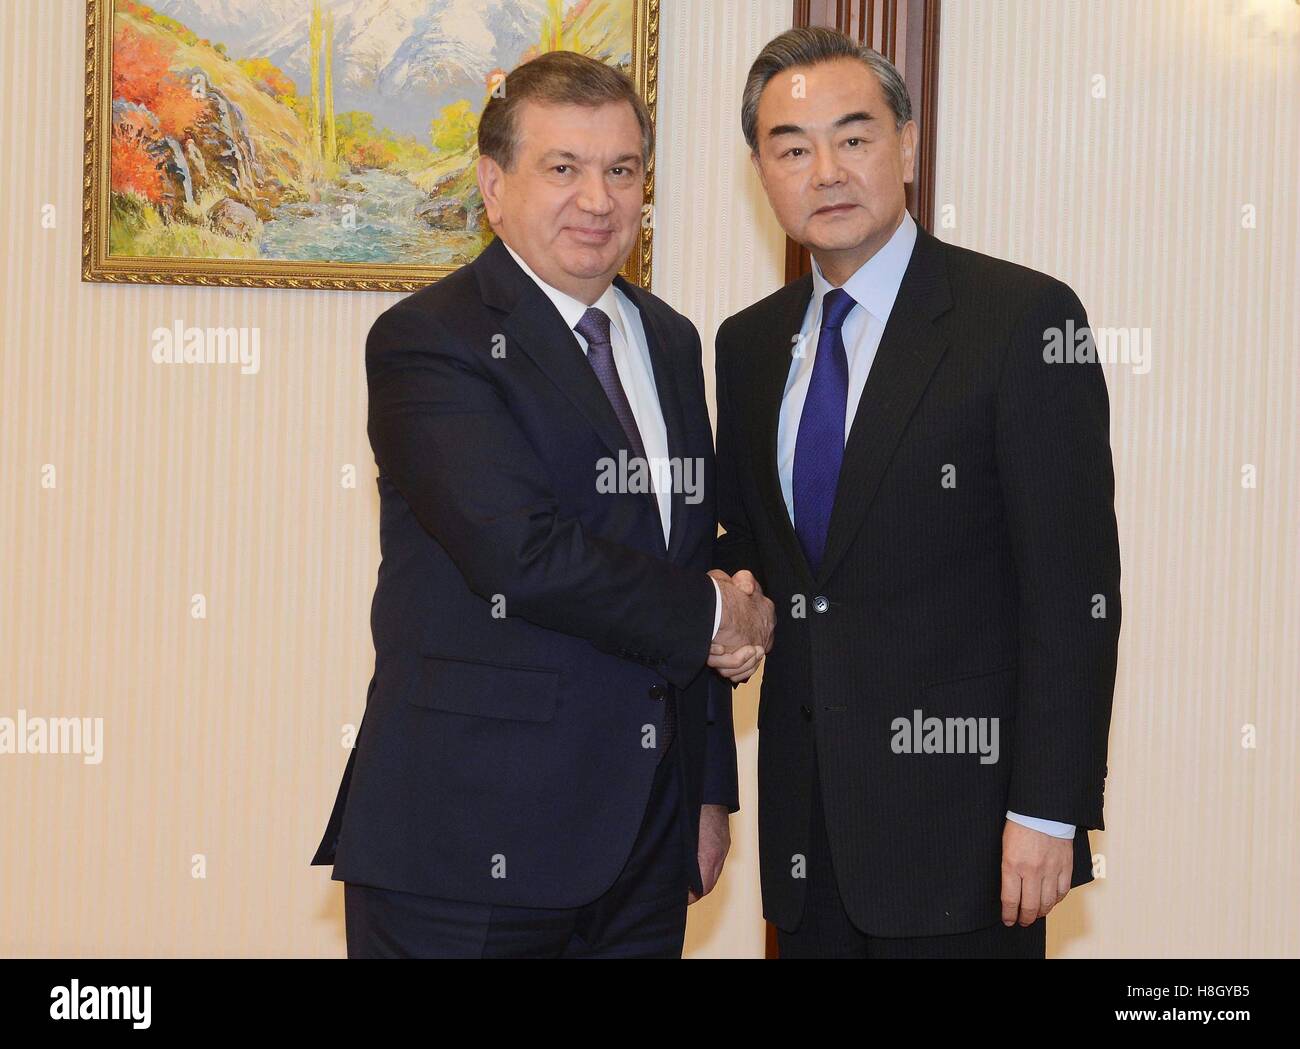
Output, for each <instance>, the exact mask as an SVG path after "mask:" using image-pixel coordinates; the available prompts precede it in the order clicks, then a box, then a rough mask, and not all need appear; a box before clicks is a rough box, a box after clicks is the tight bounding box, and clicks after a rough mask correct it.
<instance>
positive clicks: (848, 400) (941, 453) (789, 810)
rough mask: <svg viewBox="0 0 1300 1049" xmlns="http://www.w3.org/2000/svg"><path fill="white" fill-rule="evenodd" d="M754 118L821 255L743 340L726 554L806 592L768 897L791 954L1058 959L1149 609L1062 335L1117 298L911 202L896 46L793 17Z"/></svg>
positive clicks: (724, 375) (776, 587)
mask: <svg viewBox="0 0 1300 1049" xmlns="http://www.w3.org/2000/svg"><path fill="white" fill-rule="evenodd" d="M741 126H742V129H743V131H744V134H745V137H746V140H747V142H748V145H749V147H750V150H751V156H752V158H753V163H754V167H755V170H756V171H757V173H758V175H759V178H760V181H761V182H762V184H763V189H764V191H765V192H766V194H767V198H768V201H769V202H770V203H771V205H772V210H773V212H774V213H775V215H776V217H777V219H778V220H779V221H780V223H781V225H782V227H783V228H784V229H785V231H786V232H787V233H788V234H789V235H790V237H791V238H793V239H794V240H796V241H797V242H799V243H800V244H803V245H806V246H807V247H808V249H809V252H810V253H811V255H812V259H813V272H812V273H810V274H808V275H806V276H804V277H802V278H801V279H799V280H797V281H795V282H793V283H791V284H789V285H787V286H786V287H784V288H782V289H780V290H779V291H777V292H775V293H774V294H772V295H769V296H767V297H766V298H764V299H762V300H761V301H759V302H757V303H755V304H754V305H752V306H750V307H749V308H748V309H746V310H744V311H742V312H741V313H739V314H737V315H736V316H734V317H731V318H729V319H728V320H727V321H726V322H725V323H724V324H723V325H722V327H721V328H720V329H719V330H718V336H717V398H718V462H717V468H718V516H719V518H720V523H721V525H722V527H723V528H724V529H725V531H726V535H725V536H724V537H723V540H722V541H721V542H720V544H719V546H718V554H719V558H718V562H717V563H718V566H719V567H720V568H724V569H726V570H728V571H732V572H735V573H736V575H737V578H739V575H740V570H741V569H745V568H748V569H751V570H752V571H753V574H754V575H755V576H757V578H758V581H759V582H761V583H762V585H763V587H764V588H765V589H766V590H767V592H768V593H769V594H770V595H771V596H772V599H773V600H774V601H775V602H776V606H777V608H779V609H780V610H781V615H780V617H779V622H778V626H777V635H778V639H777V644H776V648H775V650H774V652H773V654H772V656H771V658H770V659H769V660H768V661H767V665H766V667H765V669H764V672H763V685H762V693H761V696H760V700H759V713H758V727H759V751H758V803H759V813H758V826H759V859H760V872H761V878H762V887H763V910H764V914H765V915H766V916H767V918H768V919H769V920H770V921H771V922H772V923H773V924H774V925H776V926H777V927H778V930H779V932H778V941H779V944H780V953H781V957H783V958H813V957H815V958H826V957H834V958H861V957H880V958H915V957H944V958H954V957H964V958H972V957H982V958H1041V957H1043V955H1044V953H1045V943H1046V939H1045V937H1046V918H1047V914H1048V913H1049V912H1050V911H1051V910H1052V909H1053V908H1054V907H1055V906H1056V904H1057V903H1058V902H1059V901H1060V900H1061V899H1062V898H1063V897H1064V896H1065V895H1066V894H1067V893H1068V892H1069V891H1070V889H1071V887H1073V886H1078V885H1082V884H1084V883H1085V882H1088V881H1091V880H1092V877H1093V875H1092V870H1091V854H1090V848H1089V843H1088V833H1087V831H1088V828H1093V827H1095V828H1098V829H1100V828H1101V827H1102V795H1103V790H1104V782H1105V778H1106V746H1107V732H1108V729H1109V726H1110V714H1111V703H1112V697H1113V688H1114V683H1115V667H1116V654H1117V644H1118V639H1119V626H1120V589H1119V583H1120V561H1119V540H1118V533H1117V528H1116V522H1115V511H1114V491H1115V479H1114V472H1113V469H1112V465H1111V452H1110V443H1109V403H1108V399H1107V394H1106V383H1105V379H1104V377H1103V374H1102V370H1101V365H1100V363H1099V362H1098V361H1097V359H1096V355H1095V353H1092V352H1091V350H1090V349H1089V352H1085V353H1079V354H1078V356H1074V355H1072V356H1071V358H1070V359H1069V360H1068V361H1063V360H1061V359H1060V357H1059V356H1058V355H1055V354H1054V353H1053V351H1052V346H1053V344H1054V343H1056V342H1058V341H1059V340H1060V338H1061V337H1062V335H1063V333H1066V332H1068V333H1070V336H1069V338H1070V340H1071V343H1072V344H1073V343H1074V341H1075V338H1074V336H1075V333H1078V335H1080V336H1086V337H1087V339H1091V333H1090V331H1089V328H1088V318H1087V316H1086V314H1085V313H1084V309H1083V306H1082V304H1081V303H1080V302H1079V299H1078V297H1077V296H1076V295H1075V294H1074V292H1073V291H1071V290H1070V288H1069V287H1068V286H1066V285H1065V284H1063V283H1062V282H1061V281H1059V280H1055V279H1054V278H1052V277H1049V276H1047V275H1046V274H1042V273H1037V272H1035V271H1033V270H1030V269H1027V268H1025V267H1023V266H1016V265H1013V264H1011V263H1009V262H1004V261H1002V260H999V259H994V258H990V257H989V256H986V255H980V254H978V253H976V252H973V251H967V250H964V249H962V248H958V247H955V246H952V245H947V244H944V243H942V242H941V241H939V240H937V239H936V238H935V237H933V236H931V235H930V234H929V233H927V232H926V231H925V230H924V229H921V228H920V227H918V226H917V224H916V223H915V222H914V221H913V219H912V217H911V216H910V215H909V214H908V212H907V210H906V197H905V188H906V183H907V182H910V181H911V180H912V175H913V162H914V157H915V150H916V142H917V126H916V124H915V122H913V120H912V118H911V102H910V100H909V98H908V95H907V87H906V85H905V83H904V82H903V79H902V77H901V76H899V73H898V70H897V69H896V68H894V66H893V65H892V64H891V63H890V62H888V61H887V60H886V59H884V58H883V57H882V56H881V55H879V54H877V53H876V52H875V51H872V50H871V49H869V48H863V47H861V46H860V45H858V44H857V43H855V42H854V41H853V40H851V39H849V38H848V37H847V36H845V35H844V34H842V33H838V32H836V31H834V30H831V29H824V28H798V29H793V30H790V31H788V32H786V33H783V34H781V35H780V36H778V37H777V38H775V39H774V40H772V41H771V42H770V43H769V44H768V45H767V46H766V47H765V48H764V49H763V51H762V52H761V53H760V54H759V56H758V57H757V58H756V59H755V61H754V63H753V65H752V67H751V69H750V73H749V77H748V78H747V81H746V85H745V90H744V95H743V101H742V105H741ZM1071 349H1072V350H1074V349H1075V347H1074V346H1073V345H1072V346H1071ZM1079 349H1081V350H1083V349H1088V347H1087V345H1086V344H1085V345H1084V346H1081V347H1079Z"/></svg>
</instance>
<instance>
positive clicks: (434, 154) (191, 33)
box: [82, 0, 659, 291]
mask: <svg viewBox="0 0 1300 1049" xmlns="http://www.w3.org/2000/svg"><path fill="white" fill-rule="evenodd" d="M658 31H659V0H475V2H473V3H466V2H464V0H148V2H145V0H87V3H86V109H85V121H86V129H85V130H86V134H85V171H84V184H83V185H84V201H83V212H84V213H83V216H82V279H83V280H87V281H109V282H115V283H131V284H202V285H233V286H241V287H250V286H252V287H271V288H316V289H321V288H324V289H360V290H374V291H413V290H415V289H417V288H421V287H423V286H424V285H426V284H428V283H430V282H431V281H434V280H437V279H439V278H440V277H442V276H445V275H446V274H448V273H450V272H451V271H453V270H454V269H456V268H458V267H459V266H461V265H463V264H465V263H467V262H469V261H471V260H472V259H473V258H474V257H475V256H476V255H477V254H478V253H479V251H481V250H482V249H483V247H485V246H486V244H487V243H488V242H489V241H490V240H491V236H492V233H491V229H490V228H489V226H488V224H487V220H486V218H485V216H484V214H483V203H482V200H481V198H480V197H479V193H478V187H477V185H476V182H475V178H474V162H475V161H476V160H477V158H478V148H477V141H476V132H477V127H478V117H479V114H480V113H481V112H482V109H483V106H484V104H485V103H486V102H487V100H488V98H489V97H490V96H491V94H492V92H493V91H499V90H500V89H501V81H502V80H503V79H504V77H505V74H506V73H507V72H509V71H510V70H511V69H513V68H514V67H515V66H516V65H519V64H521V63H523V62H526V61H528V59H530V58H532V57H534V56H536V55H538V54H540V53H542V52H543V51H553V50H567V51H579V52H581V53H583V54H587V55H591V56H592V57H594V58H598V59H600V60H601V61H604V62H608V63H609V64H611V65H614V66H617V67H618V68H620V69H622V70H623V71H624V72H625V73H627V74H628V76H630V77H631V78H632V80H633V82H634V83H635V84H636V85H637V89H638V91H640V93H641V95H642V97H643V98H644V99H645V101H646V104H647V106H648V107H649V109H650V113H651V116H652V118H653V116H654V113H655V96H656V80H657V76H658ZM653 199H654V158H653V156H652V157H651V159H650V164H649V166H648V168H647V171H646V187H645V200H646V205H647V206H648V205H651V204H652V203H653ZM650 252H651V230H650V229H649V228H643V229H642V231H641V234H640V237H639V239H638V242H637V244H636V246H635V247H634V249H633V252H632V254H631V256H630V257H629V259H628V262H627V264H626V266H625V267H624V269H623V273H624V276H626V277H627V279H628V280H631V281H633V282H635V283H638V284H641V285H642V286H644V287H648V286H649V283H650V263H651V258H650Z"/></svg>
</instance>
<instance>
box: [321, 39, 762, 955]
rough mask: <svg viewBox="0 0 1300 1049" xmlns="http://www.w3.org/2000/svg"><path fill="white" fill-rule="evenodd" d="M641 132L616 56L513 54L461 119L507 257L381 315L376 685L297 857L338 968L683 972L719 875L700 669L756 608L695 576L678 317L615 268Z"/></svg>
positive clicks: (724, 736)
mask: <svg viewBox="0 0 1300 1049" xmlns="http://www.w3.org/2000/svg"><path fill="white" fill-rule="evenodd" d="M497 96H500V97H497ZM651 135H652V129H651V123H650V118H649V114H648V112H647V111H646V108H645V105H644V104H643V103H642V101H641V99H640V98H639V97H638V95H637V93H636V91H635V89H634V87H633V85H632V84H631V82H630V81H629V80H628V79H627V78H626V77H625V76H624V75H623V74H622V73H620V72H618V71H617V70H615V69H613V68H611V67H609V66H606V65H604V64H602V63H600V62H597V61H595V60H593V59H589V58H583V57H581V56H579V55H576V54H570V53H565V52H556V53H550V54H546V55H543V56H542V57H540V58H537V59H535V60H534V61H532V62H529V63H527V64H525V65H523V66H520V67H519V68H518V69H516V70H515V71H514V72H512V73H511V74H510V76H509V77H508V78H507V79H506V81H505V84H504V90H503V91H501V92H496V93H494V96H493V98H492V99H491V100H490V101H489V104H488V105H487V107H486V108H485V111H484V114H483V117H482V119H481V122H480V125H479V149H480V154H481V157H480V160H479V166H478V170H477V175H478V183H479V188H480V190H481V192H482V196H483V201H484V206H485V209H486V213H487V216H488V219H489V221H490V222H491V223H492V226H493V229H494V231H495V232H496V234H497V237H498V239H496V240H494V241H493V242H492V243H491V244H490V245H489V246H488V247H487V248H486V249H485V250H484V252H483V253H482V254H481V255H480V256H479V257H478V258H477V259H476V260H475V261H474V262H473V263H471V264H470V265H468V266H466V267H464V268H462V269H460V270H458V271H457V272H456V273H454V274H452V275H451V276H449V277H447V278H446V279H444V280H442V281H440V282H439V283H437V284H434V285H432V286H430V287H428V288H425V289H424V290H422V291H420V292H418V293H416V294H414V295H412V296H410V297H409V298H407V299H405V300H404V301H402V302H400V303H398V304H397V305H396V306H394V307H393V308H391V309H389V310H388V311H387V312H385V313H384V314H383V315H382V316H381V317H380V318H379V319H378V320H377V321H376V322H375V325H374V327H373V328H372V329H371V332H370V337H369V340H368V342H367V345H366V374H367V378H368V384H369V395H370V406H369V424H368V432H369V435H370V441H371V444H372V446H373V448H374V452H375V460H376V463H377V464H378V467H379V478H378V484H379V493H380V541H381V548H382V555H383V562H382V564H381V566H380V569H379V581H378V585H377V587H376V590H375V598H374V604H373V609H372V613H371V626H372V632H373V634H374V642H375V673H374V677H373V679H372V680H371V683H370V691H369V695H368V697H367V701H366V711H365V716H364V719H363V721H362V724H361V727H360V730H359V732H358V739H357V743H356V747H355V749H354V750H353V752H352V754H351V755H350V756H349V758H348V763H347V768H346V770H345V772H344V774H343V781H342V784H341V786H340V788H339V792H338V797H337V800H336V802H335V806H334V811H333V814H332V815H331V817H330V821H329V825H328V828H327V829H326V832H325V836H324V839H323V840H322V842H321V844H320V848H319V850H318V851H317V854H316V857H315V858H314V860H313V863H317V864H323V863H331V862H332V863H333V864H334V872H333V877H334V879H335V880H337V881H343V882H345V883H346V885H345V892H344V895H345V911H346V922H347V940H348V954H349V956H350V957H394V956H402V957H410V956H473V957H485V956H491V957H501V956H548V957H559V956H563V957H579V956H581V957H612V956H657V957H676V956H679V955H680V953H681V948H682V939H683V934H684V929H685V921H686V917H685V916H686V906H687V903H688V900H692V899H695V898H698V897H700V896H702V895H704V894H705V893H707V892H708V891H709V890H710V889H711V888H712V887H713V885H714V883H715V882H716V881H717V878H718V875H719V874H720V872H721V868H722V863H723V860H724V858H725V855H726V852H727V848H728V845H729V835H728V830H727V820H728V813H729V812H734V811H736V810H737V808H738V807H739V806H738V802H737V794H736V771H735V748H734V741H733V738H732V725H731V697H730V689H729V688H728V687H726V686H725V684H723V683H722V682H721V681H720V679H719V678H718V677H717V676H716V675H715V674H713V673H712V672H711V671H710V670H709V669H707V667H706V663H707V662H709V661H710V660H712V662H714V663H717V664H718V665H719V666H721V667H722V669H724V670H729V669H730V668H731V667H732V666H733V665H734V664H735V663H743V662H751V661H752V660H753V659H754V658H755V653H756V652H757V651H759V650H762V649H765V648H766V647H767V646H769V645H770V644H771V632H772V627H773V617H772V607H771V604H770V602H768V601H766V599H764V598H762V597H761V595H757V594H753V595H751V594H749V593H745V592H743V591H742V590H741V588H739V587H737V586H736V585H734V584H733V583H732V582H731V581H730V580H729V579H728V578H727V576H726V575H725V574H724V573H721V572H714V573H713V576H714V578H713V579H710V577H709V569H710V566H711V564H712V560H713V544H714V539H715V537H716V533H717V526H716V517H715V510H714V494H713V455H712V435H711V432H710V426H709V417H708V412H707V409H706V406H705V399H704V380H703V373H702V370H701V363H700V341H699V337H698V335H697V333H696V331H695V328H694V327H693V326H692V325H691V323H690V322H689V321H688V320H686V318H684V317H682V316H680V315H679V314H677V313H676V312H674V311H673V310H672V309H670V308H669V307H668V306H667V305H666V304H665V303H663V302H661V301H660V300H659V299H657V298H655V297H654V296H653V295H651V294H649V293H648V292H646V291H644V290H642V289H641V288H638V287H635V286H634V285H632V284H630V283H628V282H627V281H625V280H623V279H622V278H619V277H617V276H616V274H617V272H618V269H619V267H620V266H621V265H622V263H623V261H624V260H625V259H626V258H627V256H628V253H629V251H630V250H631V248H632V246H633V244H634V243H635V240H636V237H637V233H638V229H639V224H640V219H641V207H642V200H643V182H644V175H645V170H646V163H647V160H648V157H649V154H650V150H651V145H652V140H651ZM711 641H713V642H716V643H717V645H718V648H719V650H720V652H719V655H718V656H716V657H711V656H710V649H711ZM722 650H725V652H724V651H722ZM728 660H730V662H728ZM713 682H718V684H719V685H720V686H721V687H720V688H718V689H716V690H713V691H714V692H715V695H714V696H713V699H712V700H711V699H710V692H711V684H712V683H713Z"/></svg>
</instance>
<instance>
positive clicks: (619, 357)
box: [501, 240, 722, 637]
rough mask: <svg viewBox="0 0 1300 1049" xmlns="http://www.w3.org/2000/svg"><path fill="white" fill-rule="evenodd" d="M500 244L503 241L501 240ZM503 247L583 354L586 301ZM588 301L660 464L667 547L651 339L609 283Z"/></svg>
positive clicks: (667, 486)
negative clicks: (599, 316) (600, 318)
mask: <svg viewBox="0 0 1300 1049" xmlns="http://www.w3.org/2000/svg"><path fill="white" fill-rule="evenodd" d="M501 243H502V244H505V241H504V240H503V241H502V242H501ZM505 247H506V251H508V252H510V256H511V258H513V259H514V260H515V261H516V262H517V263H519V268H520V269H522V270H523V271H524V272H525V273H527V274H528V276H529V277H531V278H532V280H533V283H535V284H536V285H537V286H538V287H539V288H541V289H542V291H543V292H544V293H545V294H546V297H547V298H548V299H550V300H551V302H553V303H554V304H555V308H556V309H557V310H559V313H560V316H561V317H562V318H564V323H565V324H566V325H568V327H569V330H570V331H573V337H574V338H575V339H577V341H578V345H579V346H580V347H582V352H583V353H584V354H585V353H586V352H587V340H586V339H584V338H583V337H582V335H581V334H579V333H578V332H577V331H575V330H574V326H575V325H576V324H577V323H578V322H579V321H581V320H582V315H583V314H584V313H586V312H587V309H588V306H587V304H586V303H584V302H581V301H580V300H578V299H575V298H574V297H573V296H572V295H568V294H565V293H564V292H562V291H560V289H559V288H555V287H552V286H551V285H549V284H547V283H546V281H544V280H542V278H541V277H539V276H538V275H537V274H536V273H534V272H533V271H532V268H531V267H530V266H529V265H528V263H526V262H525V261H524V260H523V259H522V258H520V256H519V253H518V252H516V251H515V249H514V248H512V247H511V246H510V245H509V244H505ZM591 305H592V306H594V307H595V308H596V309H598V310H603V311H604V313H605V315H606V316H607V317H609V322H610V323H609V341H610V346H611V348H612V352H613V355H614V368H615V370H616V371H617V372H618V381H619V382H620V383H621V384H622V386H623V392H624V393H625V394H626V395H627V402H628V404H629V405H630V406H631V408H632V416H633V418H634V419H636V428H637V429H638V430H639V431H640V432H641V444H642V445H643V446H644V447H645V454H646V458H647V459H648V460H650V465H651V466H652V467H654V466H655V465H657V464H662V466H661V468H660V469H653V468H652V469H651V470H650V480H651V487H652V488H653V489H654V493H655V500H656V502H657V503H658V504H659V523H660V525H661V527H662V528H663V533H664V546H665V547H667V546H668V538H669V536H670V535H671V534H672V524H673V490H672V476H671V472H670V470H669V468H668V427H667V426H666V425H665V424H664V413H663V409H662V408H660V406H659V390H658V388H657V387H656V386H655V378H654V367H653V365H651V363H650V343H649V341H648V340H647V339H646V335H645V327H644V325H643V324H642V322H641V311H640V310H639V309H637V306H636V303H635V302H633V301H632V300H631V299H629V298H628V297H627V296H626V295H624V294H623V293H622V292H621V291H620V290H619V289H618V288H616V287H615V286H614V285H613V284H610V285H609V287H607V288H606V289H605V291H604V293H603V294H602V295H601V296H600V298H598V299H597V300H596V301H595V302H593V303H592V304H591ZM710 582H712V583H713V591H714V613H713V636H715V637H716V636H717V633H718V627H719V626H720V625H721V623H722V591H721V590H719V588H718V583H717V580H714V579H710Z"/></svg>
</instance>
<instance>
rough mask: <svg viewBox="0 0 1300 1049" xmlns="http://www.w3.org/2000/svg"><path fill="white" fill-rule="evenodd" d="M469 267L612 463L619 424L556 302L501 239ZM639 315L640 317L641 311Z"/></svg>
mask: <svg viewBox="0 0 1300 1049" xmlns="http://www.w3.org/2000/svg"><path fill="white" fill-rule="evenodd" d="M471 265H472V266H473V267H474V270H475V272H476V274H477V276H478V281H479V288H480V289H481V291H482V295H483V301H484V303H486V304H487V305H488V306H491V307H492V308H494V309H497V310H501V311H503V312H504V313H505V314H506V316H505V318H504V319H503V320H502V322H501V326H502V328H503V329H504V330H505V332H506V333H507V334H508V335H510V336H511V337H512V338H513V339H514V340H515V342H517V343H518V344H519V346H520V348H521V349H522V350H523V351H524V353H526V354H527V355H528V357H529V358H530V359H531V360H532V361H533V363H534V364H536V365H537V367H538V368H539V369H540V370H541V372H542V373H543V374H544V375H545V376H546V377H547V378H549V379H550V380H551V381H552V382H553V383H554V384H555V385H556V386H557V387H558V388H559V389H560V392H561V393H563V394H564V395H565V396H566V397H568V398H569V400H570V401H572V402H573V405H574V407H575V408H577V409H578V411H579V412H580V413H581V414H582V415H583V417H584V418H585V419H586V420H587V422H588V423H590V424H591V428H592V429H593V430H595V431H596V433H597V435H598V436H599V437H600V439H601V441H603V442H604V444H605V447H606V448H607V449H609V452H610V455H611V456H613V457H614V458H615V460H616V461H617V457H618V453H619V450H620V449H623V448H626V446H627V435H626V434H624V432H623V424H622V423H620V422H619V421H618V416H617V415H615V414H614V408H613V406H612V405H611V404H610V403H609V397H608V396H606V394H605V390H604V387H602V386H601V385H600V380H599V379H598V378H596V373H595V372H594V371H593V370H592V367H591V364H590V363H589V362H588V361H587V357H586V354H584V353H583V352H582V347H581V346H579V345H578V340H577V337H576V336H575V335H574V333H573V332H572V331H570V330H569V328H568V327H567V326H566V325H565V323H564V318H562V317H561V316H560V314H559V312H558V311H557V310H556V308H555V304H554V303H552V302H551V300H550V299H548V298H547V297H546V294H545V293H544V292H543V291H542V289H541V288H539V287H538V286H537V285H536V283H534V281H533V280H532V278H530V277H529V276H528V274H526V273H525V272H524V271H523V270H522V269H520V268H519V266H518V265H517V264H516V263H515V260H514V259H512V258H511V257H510V253H509V252H508V251H506V248H505V245H504V244H503V243H502V242H501V240H500V238H494V239H493V241H492V243H491V244H489V245H488V246H487V247H486V248H484V249H483V252H482V253H481V254H480V255H479V257H478V258H477V259H475V260H474V262H473V263H472V264H471ZM642 316H643V317H644V316H645V311H644V310H643V311H642ZM652 356H653V354H652ZM657 381H658V374H657V372H656V382H657ZM661 396H662V395H661ZM665 421H666V416H665ZM670 433H671V431H670ZM670 439H671V438H670ZM593 483H594V481H593ZM643 498H646V499H648V500H649V501H650V502H649V505H650V507H651V508H652V509H653V511H654V515H655V522H656V526H655V534H656V535H657V536H658V539H659V543H660V547H661V549H662V548H663V528H662V527H661V526H660V525H659V524H658V521H659V504H658V502H657V501H656V499H655V495H654V493H653V492H649V493H647V494H646V495H645V496H644V497H643Z"/></svg>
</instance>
